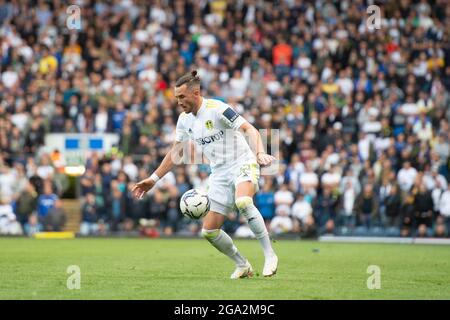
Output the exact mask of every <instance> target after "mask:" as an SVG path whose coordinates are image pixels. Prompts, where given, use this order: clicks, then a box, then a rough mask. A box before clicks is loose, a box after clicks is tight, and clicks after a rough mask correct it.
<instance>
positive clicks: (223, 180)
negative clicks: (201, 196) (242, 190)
mask: <svg viewBox="0 0 450 320" xmlns="http://www.w3.org/2000/svg"><path fill="white" fill-rule="evenodd" d="M259 170H260V168H259V164H258V163H256V162H255V161H251V160H250V161H239V162H237V163H236V164H234V165H232V166H230V167H227V168H223V169H222V168H220V169H217V170H216V171H214V172H213V173H211V175H210V176H209V188H208V196H209V199H210V200H211V207H210V210H211V211H214V212H217V213H220V214H223V215H227V214H228V213H229V212H231V211H234V210H235V204H234V202H235V199H234V193H235V191H236V185H237V184H239V183H241V182H244V181H251V182H253V184H254V185H255V190H256V191H258V189H259V188H258V180H259V175H260V171H259Z"/></svg>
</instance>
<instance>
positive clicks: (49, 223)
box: [44, 199, 67, 231]
mask: <svg viewBox="0 0 450 320" xmlns="http://www.w3.org/2000/svg"><path fill="white" fill-rule="evenodd" d="M66 219H67V218H66V213H65V211H64V208H63V203H62V201H61V200H59V199H58V200H56V201H55V206H54V207H53V208H51V209H50V210H49V211H48V214H47V216H46V217H45V219H44V228H45V231H62V230H63V228H64V226H65V224H66Z"/></svg>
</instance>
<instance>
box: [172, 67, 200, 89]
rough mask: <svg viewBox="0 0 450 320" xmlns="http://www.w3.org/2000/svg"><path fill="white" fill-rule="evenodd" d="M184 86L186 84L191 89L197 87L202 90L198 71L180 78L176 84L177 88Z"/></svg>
mask: <svg viewBox="0 0 450 320" xmlns="http://www.w3.org/2000/svg"><path fill="white" fill-rule="evenodd" d="M183 84H186V85H187V86H188V88H189V89H192V88H195V87H198V88H200V76H199V75H198V72H197V70H192V71H191V72H189V73H186V74H185V75H184V76H182V77H180V78H179V79H178V80H177V82H176V83H175V87H177V88H178V87H181V86H182V85H183Z"/></svg>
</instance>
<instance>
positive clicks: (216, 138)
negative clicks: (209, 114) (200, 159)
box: [195, 130, 224, 146]
mask: <svg viewBox="0 0 450 320" xmlns="http://www.w3.org/2000/svg"><path fill="white" fill-rule="evenodd" d="M223 135H224V132H223V130H220V131H219V132H217V133H216V134H213V135H210V136H208V137H203V138H198V139H195V141H196V142H197V143H198V145H200V146H202V145H205V144H210V143H211V142H214V141H219V140H221V139H222V138H223Z"/></svg>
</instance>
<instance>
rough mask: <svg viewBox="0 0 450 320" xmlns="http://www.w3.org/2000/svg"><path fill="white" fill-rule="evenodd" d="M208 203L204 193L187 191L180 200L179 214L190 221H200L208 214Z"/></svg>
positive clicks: (195, 190)
mask: <svg viewBox="0 0 450 320" xmlns="http://www.w3.org/2000/svg"><path fill="white" fill-rule="evenodd" d="M210 203H211V202H210V201H209V197H208V195H207V194H206V192H204V191H202V190H198V189H191V190H188V191H186V192H185V193H184V194H183V196H182V197H181V200H180V209H181V213H183V215H184V216H186V217H188V218H191V219H201V218H203V217H204V216H206V214H207V213H208V211H209V206H210Z"/></svg>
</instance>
